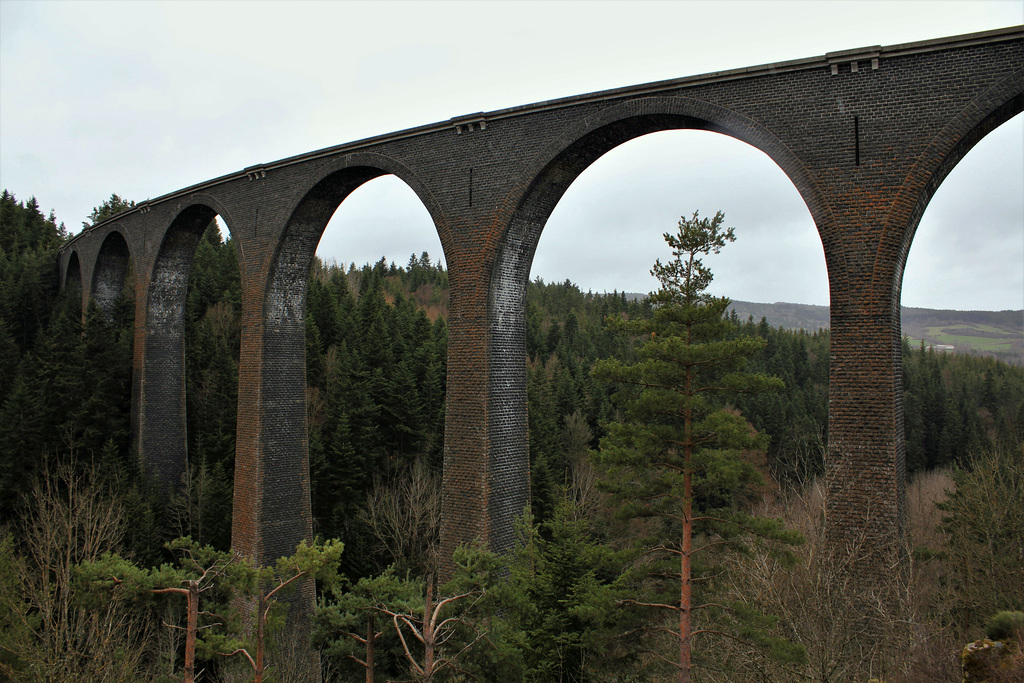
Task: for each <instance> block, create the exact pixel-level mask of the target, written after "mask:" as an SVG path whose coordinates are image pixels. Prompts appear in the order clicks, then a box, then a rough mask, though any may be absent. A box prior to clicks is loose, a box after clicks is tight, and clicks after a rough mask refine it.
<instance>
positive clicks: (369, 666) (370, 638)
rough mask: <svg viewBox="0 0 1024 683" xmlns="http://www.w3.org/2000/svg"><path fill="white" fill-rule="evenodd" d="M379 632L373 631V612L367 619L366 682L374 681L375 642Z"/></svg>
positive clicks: (371, 682)
mask: <svg viewBox="0 0 1024 683" xmlns="http://www.w3.org/2000/svg"><path fill="white" fill-rule="evenodd" d="M376 639H377V634H376V633H374V631H373V612H370V613H369V615H368V616H367V619H366V664H365V666H366V683H373V642H374V641H375V640H376Z"/></svg>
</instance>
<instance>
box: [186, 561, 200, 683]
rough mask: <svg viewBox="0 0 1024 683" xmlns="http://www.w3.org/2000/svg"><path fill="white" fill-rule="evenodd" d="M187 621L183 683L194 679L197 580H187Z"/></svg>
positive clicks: (188, 682) (193, 681) (197, 602)
mask: <svg viewBox="0 0 1024 683" xmlns="http://www.w3.org/2000/svg"><path fill="white" fill-rule="evenodd" d="M187 609H188V623H187V625H186V627H185V673H184V677H183V681H184V683H195V680H196V632H197V631H198V630H199V582H198V581H195V580H193V581H189V582H188V602H187Z"/></svg>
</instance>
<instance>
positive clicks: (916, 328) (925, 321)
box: [732, 301, 1024, 365]
mask: <svg viewBox="0 0 1024 683" xmlns="http://www.w3.org/2000/svg"><path fill="white" fill-rule="evenodd" d="M732 308H733V309H734V310H735V311H736V315H738V316H739V317H740V318H741V319H743V320H746V319H747V317H748V316H752V317H753V318H754V320H760V319H761V318H762V316H763V317H764V318H765V319H766V320H767V321H768V323H769V324H770V325H771V326H772V327H783V328H785V329H788V330H801V329H802V330H807V331H809V332H814V331H816V330H818V329H828V326H829V319H828V306H812V305H809V304H789V303H774V304H759V303H753V302H750V301H733V302H732ZM902 320H903V334H904V336H906V337H909V338H910V341H911V343H913V344H918V343H920V342H921V341H922V340H923V341H924V343H925V344H926V345H929V346H936V347H937V348H942V350H956V351H958V352H960V353H972V354H975V355H979V356H993V357H995V358H998V359H999V360H1002V361H1004V362H1006V363H1011V364H1013V365H1024V310H1020V311H946V310H935V309H931V308H908V307H906V306H904V307H903V310H902ZM948 347H952V348H948Z"/></svg>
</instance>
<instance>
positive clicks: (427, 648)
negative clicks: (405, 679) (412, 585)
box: [423, 576, 434, 683]
mask: <svg viewBox="0 0 1024 683" xmlns="http://www.w3.org/2000/svg"><path fill="white" fill-rule="evenodd" d="M433 611H434V577H432V576H431V577H430V578H428V579H427V601H426V604H424V605H423V681H424V683H432V681H433V680H434V628H433V626H434V623H433V619H431V613H432V612H433Z"/></svg>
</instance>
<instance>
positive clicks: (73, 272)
mask: <svg viewBox="0 0 1024 683" xmlns="http://www.w3.org/2000/svg"><path fill="white" fill-rule="evenodd" d="M62 275H63V279H62V280H61V283H60V284H61V289H66V290H71V291H74V292H77V293H78V296H79V297H80V296H81V294H82V263H81V261H79V259H78V251H77V250H75V249H72V250H71V253H70V254H69V255H68V263H67V266H65V268H64V272H63V273H62Z"/></svg>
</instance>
